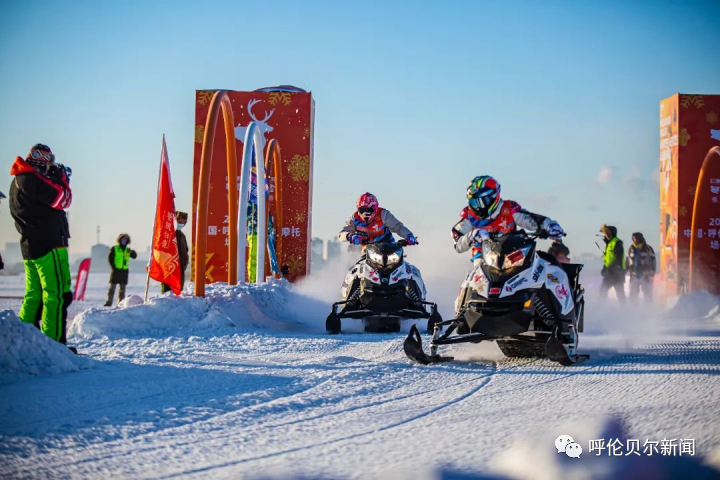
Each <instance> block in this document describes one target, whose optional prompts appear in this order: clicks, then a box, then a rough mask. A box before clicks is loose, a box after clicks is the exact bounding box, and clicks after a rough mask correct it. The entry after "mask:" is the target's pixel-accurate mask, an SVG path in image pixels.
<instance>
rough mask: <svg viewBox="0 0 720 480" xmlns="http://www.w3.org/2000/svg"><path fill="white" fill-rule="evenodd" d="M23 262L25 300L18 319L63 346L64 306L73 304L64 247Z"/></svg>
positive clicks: (68, 264) (66, 253) (68, 267)
mask: <svg viewBox="0 0 720 480" xmlns="http://www.w3.org/2000/svg"><path fill="white" fill-rule="evenodd" d="M23 263H24V264H25V298H24V299H23V304H22V307H21V308H20V320H22V321H23V322H25V323H31V324H34V325H35V326H36V327H38V328H40V330H41V331H42V332H43V333H44V334H45V335H47V336H48V337H50V338H52V339H53V340H56V341H58V342H61V343H65V333H66V332H65V329H66V322H67V307H68V305H70V303H71V302H72V293H71V283H70V263H69V261H68V252H67V248H65V247H62V248H54V249H52V250H50V252H48V253H47V254H46V255H45V256H43V257H40V258H37V259H35V260H25V261H24V262H23Z"/></svg>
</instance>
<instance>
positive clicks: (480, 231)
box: [473, 228, 490, 242]
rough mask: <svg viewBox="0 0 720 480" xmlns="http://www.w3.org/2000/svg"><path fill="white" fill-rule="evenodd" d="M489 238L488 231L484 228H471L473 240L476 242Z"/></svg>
mask: <svg viewBox="0 0 720 480" xmlns="http://www.w3.org/2000/svg"><path fill="white" fill-rule="evenodd" d="M489 238H490V233H489V232H488V231H487V230H485V229H484V228H476V229H475V230H473V240H475V241H476V242H482V241H483V240H488V239H489Z"/></svg>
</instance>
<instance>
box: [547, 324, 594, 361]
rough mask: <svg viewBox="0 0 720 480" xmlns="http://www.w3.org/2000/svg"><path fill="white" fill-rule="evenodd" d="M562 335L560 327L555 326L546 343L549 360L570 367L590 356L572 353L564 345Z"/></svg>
mask: <svg viewBox="0 0 720 480" xmlns="http://www.w3.org/2000/svg"><path fill="white" fill-rule="evenodd" d="M560 335H561V334H560V329H559V328H557V327H555V330H554V331H553V334H552V335H551V336H550V338H548V341H547V342H546V343H545V355H547V357H548V359H549V360H552V361H553V362H558V363H559V364H560V365H562V366H564V367H569V366H570V365H575V364H577V363H581V362H584V361H586V360H587V359H589V358H590V355H577V354H574V355H570V354H569V353H568V352H567V349H566V348H565V345H563V342H562V339H561V338H560Z"/></svg>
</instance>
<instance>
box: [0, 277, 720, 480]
mask: <svg viewBox="0 0 720 480" xmlns="http://www.w3.org/2000/svg"><path fill="white" fill-rule="evenodd" d="M421 268H423V272H424V273H425V278H426V282H427V283H428V287H429V291H430V294H429V295H430V299H431V300H438V301H439V302H440V306H441V311H442V313H443V314H445V315H446V316H447V315H448V314H449V313H450V311H449V309H450V308H451V305H452V301H453V299H454V298H453V296H454V294H455V292H456V288H457V284H458V283H459V278H457V275H450V274H448V276H447V277H445V276H443V272H442V271H441V272H431V273H430V274H429V275H428V274H427V272H426V271H425V267H424V266H421ZM337 270H338V271H326V272H323V273H322V274H321V275H317V276H316V277H315V278H313V279H312V280H310V281H309V282H307V283H306V284H305V285H304V286H300V287H291V286H289V285H287V284H284V283H275V284H269V285H263V286H254V285H249V286H238V287H233V288H229V287H227V286H219V285H215V286H211V287H210V288H209V289H208V296H207V298H205V299H199V298H191V297H183V298H175V297H172V296H164V297H159V298H154V299H153V300H152V302H151V303H150V304H148V305H138V306H127V307H124V308H113V309H109V310H108V309H103V308H99V306H100V304H101V303H102V301H103V297H104V281H105V276H104V275H91V282H92V283H91V288H90V289H89V299H88V301H87V302H83V303H81V304H75V305H73V306H72V307H71V316H72V317H74V321H73V324H72V327H71V331H70V336H69V339H70V341H69V343H71V344H73V345H76V346H77V347H78V348H79V350H80V351H81V352H82V353H84V355H83V356H81V357H79V358H78V359H75V360H77V361H79V363H77V364H72V365H73V367H69V366H67V365H66V366H67V368H62V367H57V365H55V362H50V363H47V362H46V363H43V362H44V360H40V361H37V362H35V363H33V361H32V360H27V356H28V355H29V353H28V351H27V349H25V350H22V349H18V348H15V349H14V350H12V351H11V350H10V348H9V347H7V348H6V350H1V351H2V352H3V353H2V355H3V358H4V359H5V360H3V359H0V477H1V478H48V477H53V478H54V477H63V478H175V477H180V478H240V477H243V478H289V477H292V478H415V479H424V478H479V477H480V476H483V478H487V476H493V478H533V479H541V478H560V477H569V476H573V477H577V478H606V477H615V478H637V472H638V471H641V472H644V473H645V474H648V475H650V476H651V477H655V478H660V477H659V474H661V473H663V474H667V475H670V476H677V475H679V474H683V475H690V476H692V477H693V478H703V476H704V478H716V477H717V475H719V473H718V472H719V471H718V470H714V469H712V467H710V466H709V465H716V466H717V465H720V422H718V413H717V412H718V411H720V400H718V399H720V376H719V375H720V311H719V310H720V301H719V299H718V298H716V297H712V296H709V295H702V294H696V295H693V296H691V297H684V298H681V299H679V301H678V302H677V303H676V304H675V305H674V306H673V307H672V308H666V309H663V310H662V311H660V310H659V309H655V308H653V309H650V310H647V309H643V308H639V307H638V308H637V309H634V310H628V309H626V310H620V309H619V308H618V307H617V306H615V305H614V304H612V303H611V304H610V305H603V304H599V303H598V302H593V301H592V298H591V299H590V300H589V302H588V307H587V317H586V334H585V335H584V336H583V337H582V338H581V344H580V347H581V350H583V351H584V352H587V353H590V354H591V359H590V361H589V362H587V363H585V364H582V365H578V366H575V367H570V368H565V367H560V366H558V365H556V364H553V363H551V362H548V361H545V360H518V359H507V358H504V357H503V356H502V354H501V353H500V352H499V350H498V349H497V347H496V346H495V345H494V344H481V345H472V346H462V347H458V348H455V349H452V353H453V354H454V355H455V356H456V358H457V360H458V361H456V362H452V363H447V364H440V365H435V366H431V367H422V366H418V365H414V364H412V363H411V362H410V361H409V360H408V359H407V358H405V356H404V354H403V352H402V339H403V337H404V336H403V335H390V334H381V335H361V334H353V333H347V334H342V335H339V336H328V335H327V334H325V332H324V319H325V317H326V316H327V313H328V312H329V308H330V307H329V304H330V302H331V301H332V300H333V299H335V297H336V295H337V292H338V290H339V283H340V280H338V275H339V274H341V273H342V271H341V270H342V269H337ZM428 270H430V269H428ZM429 277H432V279H431V278H429ZM339 278H340V279H341V278H342V277H341V276H339ZM596 282H597V279H595V278H592V277H590V276H588V277H587V278H586V279H585V281H584V283H585V284H586V285H587V287H588V291H590V292H591V291H592V289H593V288H595V287H594V283H596ZM143 288H144V278H142V276H137V277H134V279H133V285H132V288H131V289H130V292H131V293H134V294H141V293H142V290H143ZM21 290H22V279H19V280H18V279H16V278H15V279H13V278H8V277H0V294H2V295H10V294H13V292H14V293H15V294H21ZM128 303H129V304H132V303H133V301H132V300H131V301H129V302H128ZM19 305H20V301H19V300H0V310H3V309H10V310H13V311H14V312H15V313H16V312H17V311H18V308H19ZM0 319H2V322H3V324H2V326H3V330H5V329H6V328H8V332H9V334H8V335H4V336H2V337H0V338H2V341H3V342H4V343H3V348H5V347H4V345H5V344H7V345H14V344H13V343H12V342H13V341H15V343H17V342H20V341H26V342H30V341H32V342H36V343H33V344H32V345H33V346H34V347H33V348H37V350H38V351H39V352H40V354H39V355H40V356H42V355H46V356H48V355H50V357H52V358H54V357H53V356H55V355H60V356H61V357H62V359H66V358H67V354H66V352H64V351H63V352H60V351H59V350H55V351H51V352H49V353H48V350H50V347H60V346H59V345H52V344H50V345H48V342H44V343H42V342H41V340H42V338H41V337H40V340H38V338H37V337H38V334H37V332H36V331H35V330H33V329H32V328H31V327H29V328H22V329H18V327H26V326H25V325H17V323H19V322H17V319H16V318H15V314H14V313H12V312H4V313H2V314H0ZM11 320H13V321H15V322H16V324H13V326H12V328H11V329H9V327H7V326H6V323H7V322H9V321H11ZM408 328H409V325H408V324H406V325H405V328H404V330H405V331H407V329H408ZM344 330H350V331H352V330H355V331H359V330H360V329H359V327H358V326H357V325H355V326H353V325H351V324H350V322H348V321H346V323H345V324H344ZM3 333H4V332H3ZM33 335H34V336H35V337H33ZM10 337H12V338H10ZM18 338H19V340H18ZM13 339H14V340H13ZM21 350H22V351H21ZM21 357H22V358H25V359H26V360H24V362H25V363H22V362H20V358H21ZM43 358H45V357H43ZM80 359H81V360H82V361H80ZM67 361H71V362H72V360H67ZM13 362H14V363H13ZM27 365H30V367H27ZM55 367H57V368H55ZM59 371H66V372H69V373H58V372H59ZM561 434H565V435H570V436H572V437H573V438H574V439H575V441H576V442H578V443H579V444H580V445H582V447H583V449H584V450H585V452H584V453H583V454H582V456H581V457H580V458H579V459H573V458H569V457H567V456H566V455H558V454H557V453H556V450H555V447H554V442H555V439H556V438H557V437H558V436H559V435H561ZM614 438H620V439H621V440H622V441H623V442H625V441H626V440H627V439H640V440H641V445H642V444H643V443H644V442H645V441H646V440H651V441H660V440H662V439H694V440H695V450H696V455H695V456H694V457H690V456H688V455H685V456H683V457H663V456H659V455H658V454H655V455H654V456H653V457H647V456H641V457H635V456H634V455H633V456H630V457H623V458H618V457H608V456H607V454H605V455H604V456H601V457H597V456H595V453H592V454H590V453H589V452H587V448H588V445H589V441H590V440H591V439H606V440H607V441H610V440H611V439H614ZM656 474H657V475H656ZM633 475H634V476H633Z"/></svg>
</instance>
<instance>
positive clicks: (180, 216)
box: [160, 212, 190, 293]
mask: <svg viewBox="0 0 720 480" xmlns="http://www.w3.org/2000/svg"><path fill="white" fill-rule="evenodd" d="M175 218H176V220H177V228H176V229H175V238H176V239H177V248H178V254H179V255H180V290H182V289H183V288H185V270H186V269H187V266H188V263H190V262H189V260H190V252H189V250H188V243H187V238H185V234H184V233H182V232H181V231H180V230H181V229H182V228H183V227H184V226H185V225H186V224H187V220H188V214H187V213H186V212H176V214H175ZM160 290H161V291H162V293H165V292H169V291H170V286H169V285H166V284H164V283H163V284H162V286H161V287H160Z"/></svg>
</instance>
